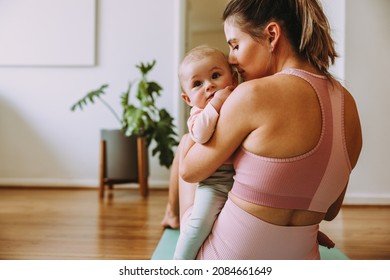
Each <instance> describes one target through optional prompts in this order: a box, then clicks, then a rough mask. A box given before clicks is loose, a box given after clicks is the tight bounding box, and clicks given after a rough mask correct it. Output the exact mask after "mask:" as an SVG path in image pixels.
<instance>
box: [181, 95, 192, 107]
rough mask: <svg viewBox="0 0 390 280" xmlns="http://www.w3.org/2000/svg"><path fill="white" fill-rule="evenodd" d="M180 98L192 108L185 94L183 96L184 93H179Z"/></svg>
mask: <svg viewBox="0 0 390 280" xmlns="http://www.w3.org/2000/svg"><path fill="white" fill-rule="evenodd" d="M181 98H182V99H183V100H184V101H185V102H186V103H187V104H188V105H189V106H192V104H191V99H190V98H189V97H188V95H187V94H185V92H182V93H181Z"/></svg>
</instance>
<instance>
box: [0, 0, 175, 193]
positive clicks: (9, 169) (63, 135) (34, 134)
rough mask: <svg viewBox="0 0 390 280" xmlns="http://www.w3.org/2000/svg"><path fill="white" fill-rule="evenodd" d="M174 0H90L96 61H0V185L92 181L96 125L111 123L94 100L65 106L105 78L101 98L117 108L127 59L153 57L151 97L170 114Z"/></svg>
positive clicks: (164, 174) (159, 170)
mask: <svg viewBox="0 0 390 280" xmlns="http://www.w3.org/2000/svg"><path fill="white" fill-rule="evenodd" d="M177 5H178V4H177V1H173V0H170V1H160V0H131V1H129V0H115V1H112V0H97V21H96V22H97V34H96V36H97V43H96V48H97V49H96V53H97V57H96V59H97V64H96V66H93V67H72V66H69V67H61V66H58V67H4V66H0V184H1V185H21V184H22V185H88V186H93V185H95V186H96V185H97V182H98V170H99V131H100V129H101V128H118V127H119V125H118V124H117V123H116V120H115V119H114V118H113V117H112V116H111V115H110V113H109V112H108V111H107V110H106V108H105V107H103V106H102V105H101V104H96V105H94V106H88V107H87V108H86V109H85V111H84V112H81V111H80V112H71V111H70V110H69V108H70V106H71V105H72V104H73V103H74V102H75V101H77V100H78V99H79V98H80V97H82V96H83V95H84V94H85V93H86V92H87V91H89V90H91V89H95V88H98V87H99V86H100V85H101V84H103V83H109V84H110V87H109V90H108V92H109V94H108V95H107V98H106V100H107V101H108V102H110V103H111V104H112V105H114V106H115V107H116V109H118V111H119V110H120V106H119V102H120V99H119V96H120V94H121V93H122V92H123V91H124V90H125V89H126V88H127V84H128V81H131V80H133V79H134V78H138V77H139V73H138V70H137V69H136V68H135V64H138V63H139V62H141V61H142V62H150V61H152V60H153V59H156V60H157V64H156V66H155V69H154V70H153V72H151V74H150V78H151V79H154V80H156V81H158V82H159V83H160V84H161V85H162V87H163V88H164V91H163V94H162V95H163V96H162V97H161V98H160V99H159V101H158V103H159V105H161V106H163V107H165V108H167V110H168V111H170V112H171V113H172V114H173V115H174V116H175V117H176V115H177V109H176V103H175V102H172V100H175V99H177V98H178V97H177V96H176V94H175V92H176V91H175V82H176V79H175V76H174V72H176V71H175V69H176V67H175V64H174V62H175V59H176V58H175V57H176V53H175V50H176V49H177V47H176V45H177V44H178V43H177V41H176V39H175V32H174V30H175V25H176V24H175V12H176V10H177V8H176V6H177ZM2 9H6V6H5V7H2ZM69 20H72V19H69ZM176 37H177V36H176ZM0 44H1V39H0ZM42 44H43V45H44V42H42ZM64 47H65V48H66V46H64ZM119 112H120V111H119ZM150 167H151V178H150V180H151V183H153V182H154V183H157V184H158V183H164V184H166V182H167V178H168V174H169V173H168V170H167V169H166V168H163V167H160V166H159V164H158V161H156V160H152V161H151V166H150Z"/></svg>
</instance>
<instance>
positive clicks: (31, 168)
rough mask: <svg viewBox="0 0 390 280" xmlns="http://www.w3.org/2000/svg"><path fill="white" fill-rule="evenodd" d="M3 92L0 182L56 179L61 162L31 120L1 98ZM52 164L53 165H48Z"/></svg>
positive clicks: (13, 183)
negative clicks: (35, 129) (53, 172)
mask: <svg viewBox="0 0 390 280" xmlns="http://www.w3.org/2000/svg"><path fill="white" fill-rule="evenodd" d="M1 95H2V93H1V92H0V185H34V184H40V183H42V178H53V174H52V172H51V171H52V170H60V166H59V165H60V161H59V160H58V159H57V158H55V156H54V155H55V153H54V152H52V151H51V149H50V147H48V145H46V144H45V140H44V139H43V138H42V137H40V136H39V133H38V132H37V131H34V129H33V126H32V125H30V123H31V121H30V120H28V119H25V118H23V114H21V112H18V110H17V109H16V108H14V107H13V106H12V104H10V102H7V100H4V99H2V98H1ZM48 167H50V168H48Z"/></svg>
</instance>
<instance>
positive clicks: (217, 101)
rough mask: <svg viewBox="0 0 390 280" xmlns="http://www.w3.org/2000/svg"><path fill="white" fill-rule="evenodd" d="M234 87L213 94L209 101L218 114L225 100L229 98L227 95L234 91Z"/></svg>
mask: <svg viewBox="0 0 390 280" xmlns="http://www.w3.org/2000/svg"><path fill="white" fill-rule="evenodd" d="M234 88H235V87H234V86H227V87H225V88H224V89H220V90H218V91H217V92H216V93H215V94H214V97H213V99H211V104H212V105H213V107H214V108H215V110H217V112H219V110H220V109H221V107H222V104H223V103H224V102H225V100H226V99H227V98H228V97H229V95H230V94H231V93H232V91H233V90H234Z"/></svg>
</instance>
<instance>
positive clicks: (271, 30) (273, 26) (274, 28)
mask: <svg viewBox="0 0 390 280" xmlns="http://www.w3.org/2000/svg"><path fill="white" fill-rule="evenodd" d="M265 35H266V36H267V39H268V42H269V46H270V51H271V52H273V50H274V49H275V48H276V46H277V44H278V41H279V38H280V25H279V23H277V22H274V21H271V22H270V23H269V24H268V25H267V27H266V28H265Z"/></svg>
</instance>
